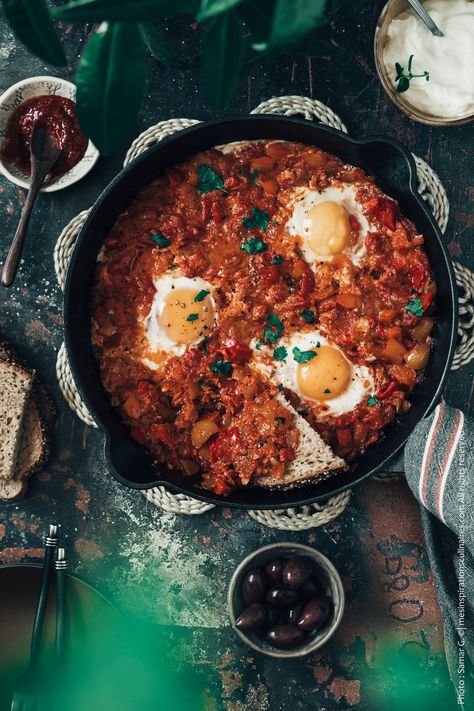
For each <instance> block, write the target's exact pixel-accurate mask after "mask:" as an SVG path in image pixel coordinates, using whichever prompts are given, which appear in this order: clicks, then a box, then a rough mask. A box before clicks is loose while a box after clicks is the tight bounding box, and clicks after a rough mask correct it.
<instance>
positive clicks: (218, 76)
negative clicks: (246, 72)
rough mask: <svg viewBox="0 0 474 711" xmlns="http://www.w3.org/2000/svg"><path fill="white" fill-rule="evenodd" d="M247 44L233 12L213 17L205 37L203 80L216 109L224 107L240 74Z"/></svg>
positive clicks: (209, 98) (202, 59) (212, 105)
mask: <svg viewBox="0 0 474 711" xmlns="http://www.w3.org/2000/svg"><path fill="white" fill-rule="evenodd" d="M244 48H245V42H244V38H243V36H242V24H241V22H240V20H239V18H238V17H237V15H236V14H235V12H234V11H233V10H230V11H229V12H226V13H225V14H223V15H219V16H218V17H215V18H213V19H212V20H211V21H210V23H209V27H208V29H207V32H206V34H205V36H204V42H203V46H202V57H201V81H202V84H203V87H204V89H205V91H206V94H207V98H208V100H209V103H210V105H211V108H213V109H222V108H224V107H225V106H226V105H227V103H228V101H229V99H230V97H231V96H232V92H233V91H234V88H235V85H236V84H237V81H238V78H239V75H240V65H241V63H242V59H243V54H244Z"/></svg>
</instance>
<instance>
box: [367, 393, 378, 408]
mask: <svg viewBox="0 0 474 711" xmlns="http://www.w3.org/2000/svg"><path fill="white" fill-rule="evenodd" d="M377 403H378V399H377V398H376V397H375V395H371V396H370V397H369V399H368V400H367V405H368V406H369V407H373V406H374V405H376V404H377Z"/></svg>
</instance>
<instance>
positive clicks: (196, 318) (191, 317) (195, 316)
mask: <svg viewBox="0 0 474 711" xmlns="http://www.w3.org/2000/svg"><path fill="white" fill-rule="evenodd" d="M198 318H199V314H189V316H188V318H187V319H186V321H197V320H198Z"/></svg>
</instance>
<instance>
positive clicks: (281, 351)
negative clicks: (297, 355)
mask: <svg viewBox="0 0 474 711" xmlns="http://www.w3.org/2000/svg"><path fill="white" fill-rule="evenodd" d="M287 355H288V351H287V350H286V348H285V346H279V347H278V348H275V350H274V351H273V357H274V358H275V360H285V358H286V356H287Z"/></svg>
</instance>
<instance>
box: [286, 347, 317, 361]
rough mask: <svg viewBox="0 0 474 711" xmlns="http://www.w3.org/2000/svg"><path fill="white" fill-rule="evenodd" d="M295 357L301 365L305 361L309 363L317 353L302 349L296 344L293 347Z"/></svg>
mask: <svg viewBox="0 0 474 711" xmlns="http://www.w3.org/2000/svg"><path fill="white" fill-rule="evenodd" d="M292 353H293V358H294V359H295V360H296V362H297V363H299V364H300V365H303V364H304V363H308V362H309V361H310V360H312V359H313V358H314V356H316V355H317V353H315V352H314V351H301V350H300V349H299V348H298V346H295V348H293V351H292Z"/></svg>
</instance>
